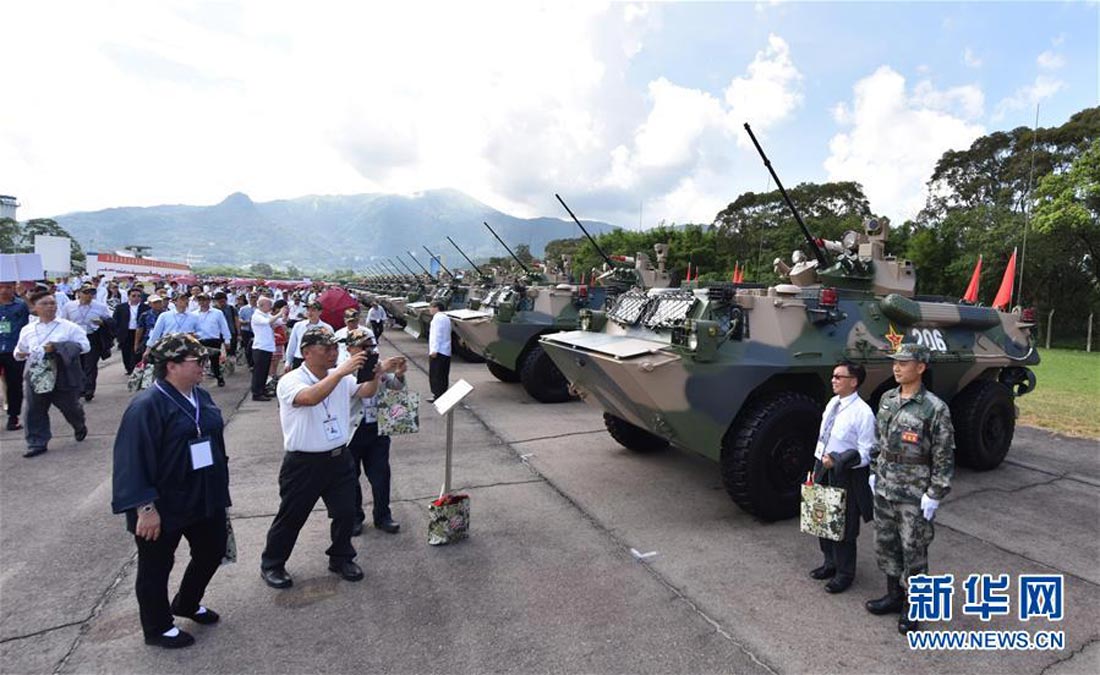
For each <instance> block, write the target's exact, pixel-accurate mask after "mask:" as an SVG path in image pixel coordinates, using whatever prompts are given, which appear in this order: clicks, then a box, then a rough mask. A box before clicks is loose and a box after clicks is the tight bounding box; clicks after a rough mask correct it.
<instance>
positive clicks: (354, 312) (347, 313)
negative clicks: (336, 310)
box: [344, 307, 359, 321]
mask: <svg viewBox="0 0 1100 675" xmlns="http://www.w3.org/2000/svg"><path fill="white" fill-rule="evenodd" d="M358 318H359V310H358V309H356V308H355V307H348V308H347V309H345V310H344V321H347V320H348V319H358Z"/></svg>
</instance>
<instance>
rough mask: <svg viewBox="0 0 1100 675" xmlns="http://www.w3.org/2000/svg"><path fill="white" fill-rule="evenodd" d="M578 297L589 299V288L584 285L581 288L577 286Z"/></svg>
mask: <svg viewBox="0 0 1100 675" xmlns="http://www.w3.org/2000/svg"><path fill="white" fill-rule="evenodd" d="M577 297H580V298H587V297H588V286H585V285H583V284H582V285H580V286H577Z"/></svg>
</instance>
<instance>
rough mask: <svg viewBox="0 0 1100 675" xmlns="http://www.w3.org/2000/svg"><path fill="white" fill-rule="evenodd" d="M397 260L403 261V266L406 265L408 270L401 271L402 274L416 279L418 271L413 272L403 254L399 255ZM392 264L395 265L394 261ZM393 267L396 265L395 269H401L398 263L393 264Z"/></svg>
mask: <svg viewBox="0 0 1100 675" xmlns="http://www.w3.org/2000/svg"><path fill="white" fill-rule="evenodd" d="M397 262H399V263H401V266H402V267H404V268H405V269H406V270H407V271H406V272H401V276H411V277H412V278H413V280H414V281H415V280H416V272H413V270H412V268H411V267H409V266H408V264H407V263H406V262H405V261H404V259H402V258H401V256H397ZM390 264H391V265H393V263H392V262H391V263H390ZM393 267H394V269H396V270H399V271H400V268H398V267H397V265H393Z"/></svg>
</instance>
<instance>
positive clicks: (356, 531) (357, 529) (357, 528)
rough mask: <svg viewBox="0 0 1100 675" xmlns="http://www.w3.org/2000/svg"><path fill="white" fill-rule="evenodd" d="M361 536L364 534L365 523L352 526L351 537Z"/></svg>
mask: <svg viewBox="0 0 1100 675" xmlns="http://www.w3.org/2000/svg"><path fill="white" fill-rule="evenodd" d="M361 534H363V523H360V522H356V523H355V524H354V525H352V526H351V536H353V537H358V536H359V535H361Z"/></svg>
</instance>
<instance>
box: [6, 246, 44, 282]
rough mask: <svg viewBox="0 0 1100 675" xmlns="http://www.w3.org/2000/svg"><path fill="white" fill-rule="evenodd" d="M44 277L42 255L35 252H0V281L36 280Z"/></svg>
mask: <svg viewBox="0 0 1100 675" xmlns="http://www.w3.org/2000/svg"><path fill="white" fill-rule="evenodd" d="M45 278H46V274H45V272H43V271H42V256H40V255H38V254H37V253H2V254H0V281H38V280H39V279H45Z"/></svg>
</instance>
